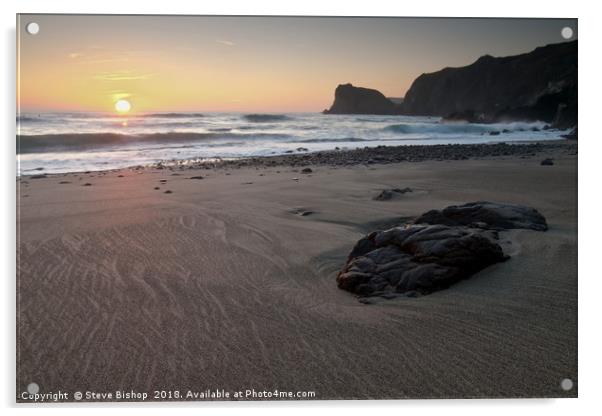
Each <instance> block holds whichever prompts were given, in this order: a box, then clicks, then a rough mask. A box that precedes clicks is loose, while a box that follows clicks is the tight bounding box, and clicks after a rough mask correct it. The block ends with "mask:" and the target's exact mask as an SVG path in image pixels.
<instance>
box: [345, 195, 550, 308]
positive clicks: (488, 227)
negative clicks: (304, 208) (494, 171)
mask: <svg viewBox="0 0 602 416" xmlns="http://www.w3.org/2000/svg"><path fill="white" fill-rule="evenodd" d="M511 228H526V229H532V230H540V231H545V230H546V229H547V224H546V221H545V218H543V217H542V216H541V214H539V213H538V212H537V211H536V210H535V209H533V208H529V207H525V206H521V205H510V204H495V203H491V202H473V203H468V204H464V205H460V206H450V207H447V208H445V209H444V210H442V211H429V212H427V213H426V214H423V215H422V216H420V217H419V218H417V219H416V220H415V221H414V224H407V225H405V226H396V227H393V228H390V229H388V230H386V231H376V232H373V233H371V234H369V235H367V236H366V237H364V238H362V239H360V240H359V241H358V242H357V243H356V245H355V246H354V247H353V249H352V250H351V253H350V254H349V257H348V259H347V263H346V264H345V266H344V267H343V269H342V270H341V271H340V272H339V274H338V275H337V279H336V280H337V284H338V286H339V288H341V289H344V290H347V291H350V292H353V293H355V294H357V295H360V296H363V297H364V298H363V299H365V297H370V296H380V297H384V298H387V297H393V296H389V295H387V294H390V293H395V294H397V293H405V294H406V296H408V297H417V296H420V295H425V294H429V293H432V292H434V291H437V290H441V289H444V288H447V287H449V286H450V285H452V284H454V283H456V282H458V281H460V280H462V279H466V278H468V277H470V276H472V275H473V274H475V273H477V272H478V271H480V270H482V269H484V268H486V267H488V266H490V265H492V264H495V263H498V262H501V261H504V260H506V259H507V258H508V256H506V255H505V254H504V252H503V250H502V247H501V246H500V245H499V244H498V242H497V239H498V230H506V229H511ZM368 303H370V302H368Z"/></svg>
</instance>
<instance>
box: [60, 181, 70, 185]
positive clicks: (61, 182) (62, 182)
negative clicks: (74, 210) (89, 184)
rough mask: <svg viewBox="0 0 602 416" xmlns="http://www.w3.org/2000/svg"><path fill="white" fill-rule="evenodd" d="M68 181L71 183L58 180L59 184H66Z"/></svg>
mask: <svg viewBox="0 0 602 416" xmlns="http://www.w3.org/2000/svg"><path fill="white" fill-rule="evenodd" d="M68 183H71V182H69V181H60V182H59V185H65V184H68Z"/></svg>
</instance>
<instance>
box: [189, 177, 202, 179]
mask: <svg viewBox="0 0 602 416" xmlns="http://www.w3.org/2000/svg"><path fill="white" fill-rule="evenodd" d="M188 179H205V178H204V177H203V176H191V177H190V178H188Z"/></svg>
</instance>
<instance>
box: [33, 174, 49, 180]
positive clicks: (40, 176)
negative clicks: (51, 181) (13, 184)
mask: <svg viewBox="0 0 602 416" xmlns="http://www.w3.org/2000/svg"><path fill="white" fill-rule="evenodd" d="M47 177H48V176H46V175H32V176H30V177H29V179H44V178H47Z"/></svg>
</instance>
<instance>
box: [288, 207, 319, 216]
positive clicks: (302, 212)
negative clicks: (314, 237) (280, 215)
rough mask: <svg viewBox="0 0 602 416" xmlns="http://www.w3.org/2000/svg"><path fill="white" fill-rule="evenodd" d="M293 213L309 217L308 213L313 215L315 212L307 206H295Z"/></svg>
mask: <svg viewBox="0 0 602 416" xmlns="http://www.w3.org/2000/svg"><path fill="white" fill-rule="evenodd" d="M291 213H293V214H295V215H299V216H300V217H307V216H308V215H312V214H313V213H314V212H313V211H311V210H308V209H305V208H293V209H292V210H291Z"/></svg>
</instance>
